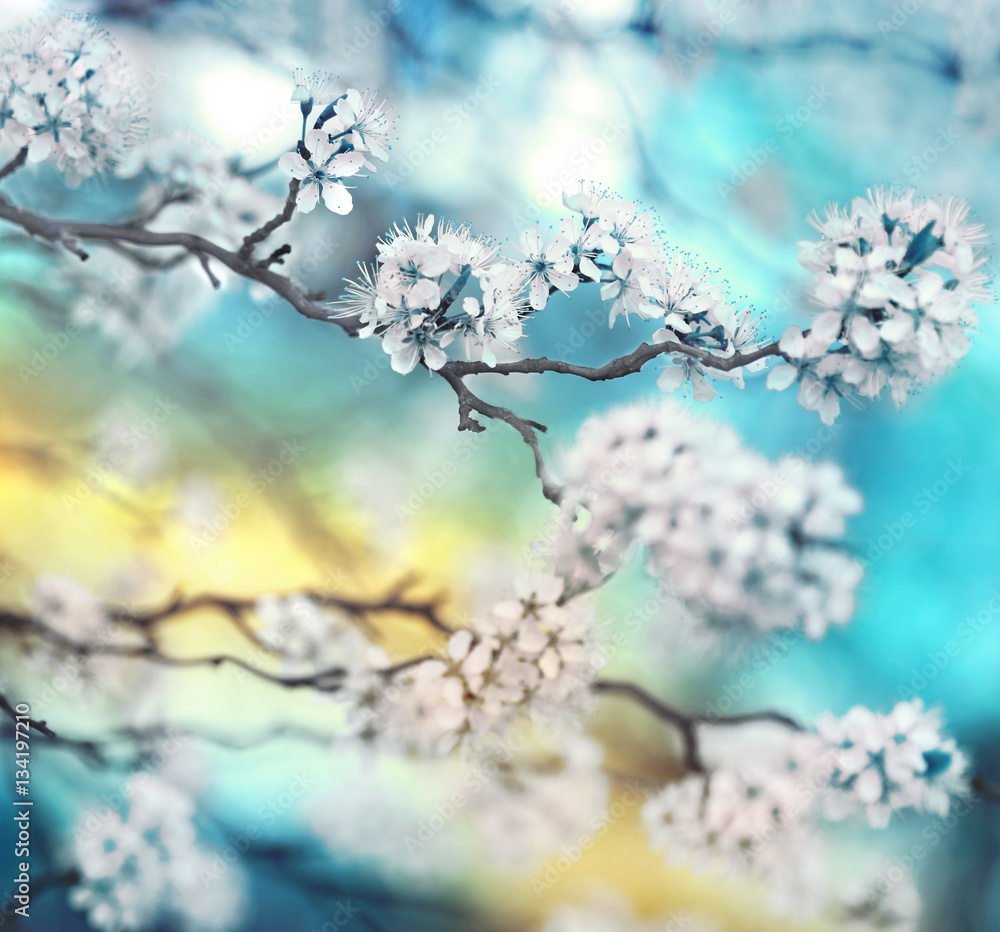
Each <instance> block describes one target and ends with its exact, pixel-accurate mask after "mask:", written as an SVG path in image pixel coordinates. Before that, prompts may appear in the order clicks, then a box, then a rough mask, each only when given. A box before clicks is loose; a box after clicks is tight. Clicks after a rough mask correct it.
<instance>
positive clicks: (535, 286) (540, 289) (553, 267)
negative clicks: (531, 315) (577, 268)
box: [518, 229, 580, 311]
mask: <svg viewBox="0 0 1000 932" xmlns="http://www.w3.org/2000/svg"><path fill="white" fill-rule="evenodd" d="M521 252H522V253H523V254H524V257H525V258H524V261H523V262H521V263H520V264H519V267H518V268H519V271H520V273H521V279H522V281H523V283H524V287H525V288H526V289H527V291H528V300H529V303H530V304H531V307H532V309H533V310H536V311H540V310H542V309H543V308H544V307H545V305H546V302H547V301H548V300H549V289H550V288H556V289H558V290H559V291H561V292H563V294H568V293H569V292H571V291H573V290H575V289H576V286H577V285H578V284H579V283H580V280H579V279H578V278H577V277H576V276H575V275H574V274H573V256H571V255H570V252H569V240H567V239H566V238H565V237H563V236H555V237H553V238H552V239H551V240H550V241H549V242H548V243H546V242H545V241H544V240H543V239H542V237H541V235H540V234H539V232H538V230H537V229H536V230H525V231H524V232H523V233H522V234H521Z"/></svg>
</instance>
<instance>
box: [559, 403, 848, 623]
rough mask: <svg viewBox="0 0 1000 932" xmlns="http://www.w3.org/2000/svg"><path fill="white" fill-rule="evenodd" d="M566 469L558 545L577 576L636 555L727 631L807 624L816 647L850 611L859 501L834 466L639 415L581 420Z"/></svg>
mask: <svg viewBox="0 0 1000 932" xmlns="http://www.w3.org/2000/svg"><path fill="white" fill-rule="evenodd" d="M564 472H565V480H566V482H565V491H564V494H563V499H562V510H563V515H564V521H563V524H562V526H561V530H560V532H559V534H557V536H556V540H555V545H554V546H555V549H556V557H555V559H556V566H557V568H558V570H559V572H564V573H566V574H567V575H568V576H570V577H571V578H575V579H578V580H581V581H583V582H585V583H586V584H589V585H593V584H596V583H597V582H599V581H600V580H601V579H602V578H603V577H604V576H605V575H606V574H607V573H611V572H614V571H615V570H617V569H618V567H619V566H620V565H621V563H622V561H623V559H624V558H625V557H626V555H627V554H628V553H629V551H630V550H631V549H632V548H633V547H634V546H635V545H637V544H640V545H642V546H643V547H645V548H646V550H647V552H648V569H649V572H650V573H651V574H652V575H653V576H655V577H658V578H662V579H663V580H664V582H665V583H666V584H667V585H668V586H669V589H670V591H671V592H672V593H673V594H674V595H676V596H678V597H680V598H682V599H684V600H685V601H686V602H687V603H688V605H689V606H690V607H691V609H692V610H693V611H694V612H695V613H696V614H697V615H699V616H700V617H701V618H703V619H704V622H705V624H706V625H708V626H709V627H711V628H713V629H715V630H717V631H718V632H720V633H723V632H727V633H742V634H762V633H767V632H771V631H774V630H776V629H780V628H792V627H795V626H796V625H798V624H801V625H802V626H803V628H804V630H805V633H806V634H807V635H808V636H809V637H811V638H818V637H821V636H822V635H823V633H824V632H825V631H826V629H827V627H828V626H829V625H830V624H843V623H844V622H846V621H847V620H848V619H849V618H850V616H851V614H852V612H853V608H854V594H853V593H854V588H855V586H856V585H857V584H858V582H859V580H860V579H861V567H860V564H858V563H857V562H856V561H855V560H853V559H852V558H851V557H850V556H849V555H848V554H847V553H846V551H845V549H844V546H843V543H842V538H843V536H844V533H845V529H846V521H845V519H846V517H847V516H849V515H851V514H855V513H857V512H858V511H859V510H860V508H861V498H860V496H859V495H858V494H857V492H855V491H854V490H853V489H851V488H850V487H849V486H847V485H846V484H845V482H844V479H843V475H842V474H841V472H840V470H839V469H838V468H837V467H836V466H834V465H832V464H829V463H821V464H812V463H807V462H805V461H803V460H799V459H795V458H792V457H785V458H784V459H782V460H779V461H778V462H777V463H776V464H771V463H769V462H768V461H767V460H766V459H764V458H763V457H761V456H760V455H758V454H756V453H753V452H752V451H750V450H747V449H745V448H744V447H743V446H742V444H741V442H740V440H739V438H738V437H737V435H736V434H735V433H734V432H733V431H732V430H731V429H729V428H728V427H725V426H723V425H721V424H716V423H713V422H711V421H707V420H703V419H699V418H694V417H691V416H690V415H689V414H688V413H687V412H686V411H685V410H684V409H682V408H680V407H679V406H676V405H670V404H665V405H662V406H650V405H643V404H637V405H632V406H629V407H625V408H620V409H618V410H616V411H613V412H612V413H610V414H608V415H604V416H595V417H592V418H591V419H590V420H589V421H587V422H586V423H585V424H584V426H583V428H581V430H580V433H579V435H578V437H577V440H576V443H575V445H574V446H573V448H572V449H571V450H570V451H569V452H568V454H567V456H566V459H565V466H564ZM578 516H580V517H582V518H583V520H582V521H577V520H575V519H576V518H577V517H578Z"/></svg>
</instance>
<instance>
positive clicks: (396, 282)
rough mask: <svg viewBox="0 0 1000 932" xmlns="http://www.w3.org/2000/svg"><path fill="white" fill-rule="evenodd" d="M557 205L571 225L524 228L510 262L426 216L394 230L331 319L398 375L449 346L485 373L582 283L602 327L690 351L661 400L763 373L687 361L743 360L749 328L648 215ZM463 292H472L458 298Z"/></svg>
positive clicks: (629, 207)
mask: <svg viewBox="0 0 1000 932" xmlns="http://www.w3.org/2000/svg"><path fill="white" fill-rule="evenodd" d="M288 158H291V157H290V156H289V157H288ZM299 171H300V172H302V171H304V169H303V168H302V166H300V167H299ZM564 202H565V204H566V206H567V207H568V208H569V209H570V210H571V211H573V213H574V216H572V217H568V218H565V219H564V220H563V221H562V222H561V224H560V228H559V231H558V232H556V233H555V235H549V236H544V235H543V234H542V233H541V231H540V230H538V229H537V228H534V229H529V230H525V231H524V232H523V233H522V234H521V236H520V238H519V240H518V246H519V249H518V252H519V255H517V256H514V257H509V258H508V257H502V256H500V255H499V247H498V246H497V245H496V244H495V243H494V242H493V241H492V240H490V239H489V238H487V237H479V236H474V235H473V234H472V232H471V230H470V228H469V227H468V226H467V225H465V224H462V225H459V226H455V225H454V224H451V223H445V222H441V223H439V224H438V227H437V231H436V232H435V229H434V218H433V217H427V218H423V217H421V218H419V219H418V221H417V224H416V226H415V227H414V228H411V227H410V225H409V224H408V223H405V222H404V223H403V224H402V225H397V226H395V227H394V228H393V229H392V230H391V231H390V232H389V233H388V234H387V236H386V237H385V238H384V239H383V240H380V241H379V243H378V244H377V251H378V257H377V259H376V262H375V264H374V266H369V265H365V264H364V263H361V264H360V269H361V277H360V278H359V279H358V280H356V281H353V282H350V283H349V284H348V287H347V289H346V291H345V293H344V295H343V296H342V297H341V299H340V300H339V301H338V302H337V305H338V308H339V310H338V311H337V313H336V316H339V317H352V318H356V319H358V320H359V321H360V322H361V323H362V324H363V330H362V332H361V335H362V336H372V335H373V334H375V335H378V336H381V337H382V341H383V349H384V350H385V351H386V352H387V353H389V354H390V355H391V356H392V366H393V368H394V369H395V370H396V371H397V372H401V373H408V372H411V371H412V370H413V369H414V368H415V367H416V366H417V364H418V363H420V362H423V363H424V364H425V365H426V366H427V367H428V368H430V369H435V370H436V369H440V368H441V367H442V366H443V365H444V364H445V363H446V362H447V361H448V353H447V348H448V347H449V346H451V345H454V346H456V347H457V348H459V349H460V351H461V352H464V354H465V356H466V358H471V359H482V360H483V361H485V362H486V363H487V365H489V366H491V367H492V366H494V365H495V364H496V358H497V352H498V351H502V350H504V349H506V350H513V349H514V344H515V343H516V341H518V340H519V339H521V337H522V336H523V335H524V321H525V320H526V319H527V318H528V317H529V316H530V315H531V314H534V313H537V312H539V311H542V310H544V309H545V307H546V306H547V304H548V300H549V298H550V297H551V296H552V295H553V294H555V293H556V292H559V293H562V294H569V293H571V292H573V291H575V290H576V289H577V287H578V286H579V285H581V284H582V283H585V282H591V283H594V284H596V285H598V286H599V288H600V295H601V298H602V300H603V301H605V302H606V303H607V304H608V305H609V316H608V323H609V326H614V323H615V321H616V319H617V318H618V317H622V316H623V317H625V319H626V321H628V320H629V319H630V315H635V316H637V317H639V318H642V319H647V320H653V319H656V320H658V321H659V322H660V324H661V326H660V328H659V329H657V330H656V331H655V332H654V333H653V334H652V336H651V339H652V340H653V342H654V343H675V344H681V345H684V346H686V347H690V348H692V350H694V351H695V353H694V355H689V354H687V353H683V352H682V353H675V354H672V356H671V358H672V359H673V362H674V364H673V365H671V366H668V367H667V368H666V370H665V371H664V373H663V374H662V375H661V377H660V379H659V382H658V385H659V386H660V388H661V389H663V390H664V391H667V392H672V391H674V390H676V389H678V388H681V387H682V386H684V385H685V384H687V383H690V384H691V388H692V391H693V393H694V396H695V398H697V399H698V400H700V401H707V400H709V399H710V398H712V397H714V395H715V390H714V389H713V388H712V387H711V385H710V384H709V382H708V379H709V378H711V379H731V380H733V381H734V382H735V383H736V384H737V385H739V386H740V387H742V386H743V372H744V370H746V369H756V368H760V367H762V366H763V365H764V362H763V360H757V361H754V362H752V363H749V364H748V365H747V366H744V367H735V368H733V369H731V370H725V369H719V368H713V367H711V366H706V365H704V364H703V362H702V361H701V360H700V359H698V358H695V357H696V356H697V355H698V354H699V353H701V354H704V355H707V356H713V357H718V358H721V359H729V358H731V357H733V356H734V355H735V354H736V353H747V352H750V351H752V350H753V349H754V348H755V347H756V346H757V345H758V340H757V322H756V321H755V320H754V318H753V314H752V312H751V311H750V309H749V308H747V307H745V306H743V305H742V304H741V303H740V302H732V301H730V300H729V299H728V298H727V296H726V294H725V291H724V288H723V283H721V282H719V281H717V280H716V279H717V276H716V275H715V274H714V273H711V272H709V271H708V270H706V269H704V268H701V267H700V266H699V264H698V263H697V262H696V261H695V260H693V259H692V258H691V257H690V256H687V255H685V254H683V253H680V252H676V251H673V252H672V251H669V250H667V249H666V248H665V246H664V245H663V243H662V240H661V236H660V234H659V232H658V230H657V227H656V217H655V215H654V214H653V212H652V211H651V210H648V209H646V208H644V207H643V206H642V205H641V204H638V203H636V202H633V201H627V200H624V199H623V198H619V197H617V196H613V195H611V194H610V193H609V192H608V191H606V190H604V189H603V188H599V187H597V186H595V185H592V184H587V185H581V186H580V188H579V190H577V191H575V192H570V193H567V194H566V195H565V196H564ZM467 286H468V287H473V286H478V292H477V293H476V294H472V295H465V296H464V297H463V290H464V289H465V288H466V287H467ZM458 337H463V338H464V339H463V340H460V341H458V342H456V340H457V338H458Z"/></svg>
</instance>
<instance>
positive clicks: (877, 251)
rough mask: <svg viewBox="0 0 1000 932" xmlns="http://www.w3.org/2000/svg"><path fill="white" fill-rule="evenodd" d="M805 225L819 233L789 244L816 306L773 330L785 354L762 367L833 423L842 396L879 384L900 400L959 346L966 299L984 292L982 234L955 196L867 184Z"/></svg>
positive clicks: (963, 342)
mask: <svg viewBox="0 0 1000 932" xmlns="http://www.w3.org/2000/svg"><path fill="white" fill-rule="evenodd" d="M810 223H811V224H812V225H813V226H814V227H815V228H816V230H817V232H818V233H819V234H820V238H819V240H818V241H815V242H813V241H806V242H803V243H800V251H799V262H800V263H801V264H802V265H803V267H805V268H806V269H808V270H809V271H810V272H812V273H813V276H814V278H813V284H812V288H811V292H810V297H811V299H812V301H813V302H814V303H815V304H816V305H817V306H818V308H820V310H819V312H818V313H817V315H816V317H815V319H814V321H813V324H812V327H811V328H810V329H809V330H808V331H806V332H803V331H802V330H801V329H800V328H799V327H789V328H788V329H787V330H786V331H785V333H784V334H783V335H782V337H781V340H780V342H779V349H780V350H781V353H782V355H783V356H784V358H785V359H786V361H787V362H786V363H785V364H783V365H779V366H776V367H775V368H774V369H772V370H771V372H770V373H769V374H768V378H767V386H768V388H771V389H775V390H777V391H782V390H784V389H786V388H788V387H789V386H791V385H792V384H794V383H796V382H797V383H798V385H799V395H798V399H799V403H800V404H801V405H802V406H803V407H804V408H806V409H808V410H810V411H816V412H818V413H819V415H820V418H821V419H822V420H823V422H824V423H826V424H832V423H833V421H834V420H835V419H836V417H837V415H838V413H839V412H840V399H841V398H851V397H853V396H855V395H860V396H861V397H863V398H877V397H878V396H879V395H881V393H882V390H883V389H884V388H885V387H886V386H888V388H889V392H890V394H891V395H892V398H893V400H894V401H895V402H896V404H897V405H902V404H903V403H904V402H905V401H906V399H907V397H908V396H909V394H910V393H912V392H915V391H919V390H920V389H921V388H922V386H924V385H925V384H926V383H928V382H930V381H932V380H933V379H936V378H938V377H939V376H941V375H942V374H944V373H945V372H948V371H949V370H950V369H952V368H953V367H954V366H955V364H956V363H957V362H958V361H959V360H960V359H962V357H964V356H965V354H966V352H967V351H968V348H969V333H970V332H971V331H972V329H973V328H974V327H975V326H976V323H977V317H976V313H975V311H974V310H973V306H972V305H973V303H975V302H987V301H990V300H992V295H991V293H990V291H989V290H988V289H987V287H986V286H987V281H988V279H987V276H986V274H985V273H984V272H983V271H982V266H983V265H984V263H985V262H986V257H985V256H984V255H983V247H984V244H985V243H986V234H985V232H984V227H983V225H982V224H979V223H974V222H972V221H970V220H969V207H968V205H967V204H966V203H964V202H963V201H961V200H958V199H956V198H947V199H944V200H935V199H931V198H918V197H915V195H914V191H913V190H912V189H910V190H908V191H905V192H898V191H891V190H883V189H881V188H870V189H869V190H868V193H867V196H866V197H857V198H855V199H854V200H853V201H852V202H851V204H850V206H849V207H848V208H843V207H841V206H840V205H838V204H830V205H828V206H827V208H826V212H825V216H824V217H823V218H822V219H821V218H820V217H819V216H818V215H817V214H815V213H814V214H813V216H812V217H811V218H810Z"/></svg>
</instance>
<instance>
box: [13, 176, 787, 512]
mask: <svg viewBox="0 0 1000 932" xmlns="http://www.w3.org/2000/svg"><path fill="white" fill-rule="evenodd" d="M296 194H297V184H296V182H295V180H294V179H293V181H292V183H291V184H290V185H289V194H288V198H287V200H286V202H285V207H284V209H283V210H282V211H281V213H279V214H278V215H277V216H275V217H274V218H273V219H272V220H270V221H268V223H266V224H264V226H262V227H261V228H260V229H258V230H256V231H254V232H253V233H251V234H249V235H248V236H247V237H246V238H245V239H244V241H243V245H242V246H241V247H240V250H239V251H238V252H233V251H231V250H228V249H225V248H224V247H222V246H219V245H218V244H216V243H213V242H212V241H210V240H208V239H205V238H204V237H202V236H199V235H197V234H193V233H154V232H152V231H150V230H147V229H145V228H144V227H142V226H135V225H124V226H123V225H116V224H112V223H86V222H81V221H73V220H51V219H48V218H46V217H42V216H40V215H38V214H35V213H32V212H31V211H27V210H24V209H22V208H19V207H15V206H13V205H12V204H10V203H9V202H7V201H5V200H3V199H0V219H2V220H7V221H8V222H10V223H13V224H16V225H17V226H19V227H21V228H22V229H23V230H25V231H26V232H27V233H29V234H30V235H32V236H36V237H39V238H41V239H43V240H46V241H48V242H52V243H58V244H61V245H62V246H64V247H65V248H67V249H69V250H70V251H72V252H75V253H76V254H77V255H79V256H80V257H81V258H86V253H84V252H83V251H82V250H80V249H79V248H78V247H76V244H75V241H76V240H77V239H80V240H94V241H100V242H105V243H108V244H111V245H112V247H113V248H118V249H121V248H123V246H124V244H129V245H132V246H141V247H153V248H155V247H180V248H182V249H184V250H185V251H186V252H188V253H192V254H194V255H196V256H197V257H198V259H199V261H200V262H201V263H202V266H203V267H204V268H205V270H206V272H208V274H209V277H210V279H211V280H212V283H213V285H216V282H217V281H218V279H217V278H216V277H215V276H214V274H213V273H212V272H211V270H210V269H209V268H208V259H209V258H213V259H216V260H217V261H219V262H221V263H222V264H223V265H225V266H226V267H227V268H228V269H230V270H231V271H233V272H235V273H236V274H237V275H239V276H241V277H243V278H246V279H249V280H251V281H256V282H259V283H261V284H263V285H265V286H266V287H268V288H270V289H271V290H272V291H273V292H274V293H275V294H277V295H278V296H279V297H281V298H284V299H285V300H286V301H287V302H288V303H289V304H291V305H292V307H293V308H295V310H296V311H298V312H299V313H300V314H302V315H303V316H305V317H308V318H310V319H311V320H322V321H327V322H329V323H333V324H335V325H337V326H339V327H341V328H342V329H343V330H344V331H345V332H346V333H347V334H348V335H350V336H357V335H358V332H359V331H360V329H361V325H360V323H359V322H358V320H357V318H350V317H349V318H344V317H331V316H330V314H329V311H328V309H327V307H326V306H325V305H322V304H319V303H318V302H317V301H316V300H314V298H313V297H312V296H311V295H309V294H307V293H306V292H304V291H303V290H302V289H301V288H299V286H298V285H296V284H295V283H294V282H293V281H292V280H291V279H289V278H286V277H285V276H283V275H280V274H278V273H277V272H274V271H272V270H271V268H270V266H271V265H272V264H277V263H278V262H279V261H280V260H281V258H282V257H283V256H284V255H285V254H286V252H283V251H282V250H281V249H278V250H275V252H274V253H273V254H272V255H271V256H270V257H268V258H267V259H264V260H261V261H253V260H252V259H251V253H252V251H253V247H254V246H255V245H256V244H257V243H259V242H261V241H263V240H264V239H265V238H266V237H267V236H268V235H269V234H270V233H271V232H272V231H273V230H275V229H277V228H278V227H279V226H281V225H282V224H284V223H286V222H288V220H290V219H291V217H292V215H293V213H294V207H295V195H296ZM216 287H217V286H216ZM665 354H679V355H685V356H690V357H692V358H694V359H696V360H698V361H699V362H700V363H701V364H702V365H705V366H708V367H710V368H713V369H717V370H720V371H723V372H729V371H732V370H734V369H738V368H740V367H742V366H746V365H749V364H750V363H753V362H756V361H757V360H760V359H764V358H766V357H769V356H780V355H782V353H781V350H780V349H779V347H778V343H777V342H775V343H770V344H768V345H766V346H763V347H759V348H758V349H756V350H754V351H753V352H750V353H735V354H733V355H731V356H717V355H715V354H713V353H711V352H710V351H708V350H705V349H702V348H700V347H697V346H689V345H688V344H686V343H682V342H672V341H668V342H665V343H655V344H649V343H642V344H640V345H639V346H638V347H637V348H636V349H635V350H633V351H632V352H631V353H627V354H626V355H624V356H619V357H617V358H616V359H612V360H610V361H609V362H607V363H605V364H604V365H603V366H583V365H578V364H575V363H569V362H564V361H561V360H553V359H547V358H545V357H541V358H538V359H519V360H514V361H512V362H506V363H498V364H497V365H496V366H494V367H490V366H488V365H486V363H484V362H462V361H457V360H455V361H451V362H448V363H446V364H445V365H444V366H443V367H442V368H441V369H439V370H438V374H439V375H440V376H441V377H442V378H443V379H444V380H445V381H446V382H447V383H448V384H449V385H450V386H451V388H452V390H453V391H454V392H455V395H456V397H457V399H458V406H459V412H458V413H459V424H458V429H459V430H469V431H475V432H479V431H482V430H483V429H484V428H483V426H482V424H481V423H480V422H479V421H478V420H476V418H475V417H474V416H473V413H476V414H479V415H482V416H483V417H488V418H491V419H495V420H501V421H503V422H504V423H506V424H508V425H510V426H511V427H513V428H514V429H515V430H516V431H517V432H518V433H519V434H520V435H521V438H522V439H523V440H524V442H525V443H526V444H527V445H528V447H529V448H530V450H531V452H532V456H533V457H534V461H535V472H536V475H537V476H538V478H539V480H540V481H541V483H542V492H543V494H544V495H545V497H546V498H548V499H549V500H550V501H552V502H554V503H558V501H559V498H560V489H559V486H558V485H557V483H556V482H555V481H554V480H553V479H552V477H551V475H550V473H549V471H548V469H547V467H546V465H545V462H544V458H543V456H542V452H541V448H540V445H539V440H538V434H539V433H540V432H544V431H545V430H546V428H545V425H544V424H540V423H538V422H537V421H532V420H529V419H527V418H523V417H521V416H519V415H517V414H515V413H514V412H513V411H510V410H509V409H507V408H503V407H500V406H498V405H494V404H491V403H490V402H487V401H485V400H484V399H482V398H480V397H479V396H478V395H476V394H475V393H474V392H473V391H472V390H471V389H469V387H468V386H467V385H466V384H465V382H464V379H465V378H466V377H468V376H470V375H486V374H489V373H494V374H498V375H511V374H514V373H519V374H537V373H542V372H557V373H560V374H563V375H572V376H576V377H578V378H583V379H587V380H588V381H592V382H601V381H608V380H611V379H618V378H623V377H625V376H627V375H631V374H633V373H636V372H639V371H640V370H641V369H642V368H643V366H644V365H645V364H646V363H647V362H649V361H650V360H651V359H655V358H656V357H658V356H662V355H665Z"/></svg>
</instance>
